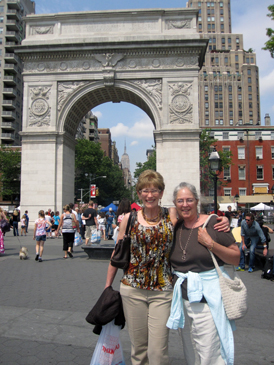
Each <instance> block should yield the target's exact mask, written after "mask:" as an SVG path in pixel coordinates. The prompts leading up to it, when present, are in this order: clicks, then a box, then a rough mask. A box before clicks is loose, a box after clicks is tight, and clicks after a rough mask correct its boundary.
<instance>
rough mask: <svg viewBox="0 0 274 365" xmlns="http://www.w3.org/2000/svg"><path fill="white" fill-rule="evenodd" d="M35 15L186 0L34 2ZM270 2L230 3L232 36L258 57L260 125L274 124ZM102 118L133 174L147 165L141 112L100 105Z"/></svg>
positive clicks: (149, 135)
mask: <svg viewBox="0 0 274 365" xmlns="http://www.w3.org/2000/svg"><path fill="white" fill-rule="evenodd" d="M35 3H36V14H45V13H47V14H50V13H59V12H74V11H87V10H91V11H92V10H112V9H117V10H118V9H137V8H138V9H148V8H167V7H168V8H184V7H185V6H186V0H181V1H180V0H169V1H168V2H167V1H164V0H157V1H156V0H139V1H136V2H135V1H130V0H116V1H114V0H100V1H98V0H97V1H95V0H80V1H75V0H58V1H56V0H47V1H45V0H35ZM270 4H273V1H271V0H260V1H259V0H240V1H239V0H231V18H232V32H233V33H240V34H243V35H244V49H249V48H253V49H254V50H255V52H256V54H257V65H258V66H259V72H260V92H261V122H262V124H264V116H265V114H266V113H269V115H270V117H271V122H272V123H271V124H272V125H273V124H274V59H273V58H271V57H270V53H269V52H267V51H263V50H262V49H261V48H262V47H263V46H264V43H265V42H266V41H267V40H268V37H267V36H266V28H267V27H271V28H272V29H273V28H274V22H273V21H271V19H270V18H269V17H267V16H266V14H267V13H268V10H267V7H268V6H269V5H270ZM93 112H94V114H96V115H97V116H98V118H99V128H110V129H111V135H112V140H114V141H116V145H117V148H118V151H119V156H120V158H121V156H122V154H123V153H124V145H125V141H126V147H127V153H128V154H129V158H130V162H131V172H132V174H133V172H134V170H135V167H136V162H144V161H146V150H147V149H149V148H151V146H152V145H153V144H154V139H153V125H152V122H151V121H150V119H149V117H148V116H147V115H146V114H145V113H144V112H143V111H142V110H141V109H139V108H137V107H135V106H133V105H131V104H127V103H120V104H113V103H105V104H101V105H99V106H98V107H96V108H95V109H94V110H93Z"/></svg>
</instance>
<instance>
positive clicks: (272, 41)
mask: <svg viewBox="0 0 274 365" xmlns="http://www.w3.org/2000/svg"><path fill="white" fill-rule="evenodd" d="M268 10H269V11H270V13H268V14H267V16H268V17H270V18H271V19H272V20H274V5H269V6H268ZM266 35H267V36H268V37H269V40H268V41H267V42H265V47H263V49H264V50H266V51H269V52H270V54H271V57H272V58H274V29H271V28H266Z"/></svg>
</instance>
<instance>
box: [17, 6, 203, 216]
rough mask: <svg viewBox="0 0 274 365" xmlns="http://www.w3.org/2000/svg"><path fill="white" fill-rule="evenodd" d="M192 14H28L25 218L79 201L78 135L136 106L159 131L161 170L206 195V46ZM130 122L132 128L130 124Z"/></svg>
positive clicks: (166, 201) (168, 200)
mask: <svg viewBox="0 0 274 365" xmlns="http://www.w3.org/2000/svg"><path fill="white" fill-rule="evenodd" d="M196 18H197V11H196V10H193V9H148V10H142V9H141V10H134V11H133V10H124V11H123V10H122V11H121V10H120V11H101V12H99V11H96V12H94V11H92V12H76V13H58V14H44V15H29V16H27V17H26V38H25V40H24V41H23V42H22V46H21V47H18V49H17V53H18V54H19V55H20V57H21V58H22V60H23V63H24V67H23V76H24V100H23V127H22V132H21V136H22V171H21V210H22V211H25V209H27V210H28V211H29V214H30V217H31V218H32V219H35V217H36V216H37V212H38V210H39V209H41V208H51V209H52V210H54V211H55V210H60V209H61V208H62V206H63V205H64V204H65V203H68V202H71V201H73V198H74V159H75V134H76V130H77V127H78V125H79V122H80V120H81V119H82V117H84V116H85V114H86V113H87V112H88V111H89V110H91V109H93V108H95V107H96V106H98V105H100V104H102V103H105V102H113V103H118V102H121V101H124V102H128V103H131V104H134V105H136V106H138V107H140V108H141V109H142V110H143V111H144V112H146V113H147V115H148V116H149V117H150V119H151V122H152V123H153V125H154V139H155V144H156V151H157V171H159V172H160V173H161V174H162V175H163V176H164V180H165V184H166V190H165V194H164V197H163V199H162V204H163V205H166V206H170V205H171V204H172V191H173V188H174V187H175V185H176V184H178V183H179V182H181V181H188V182H190V183H193V184H194V185H195V186H196V187H197V188H199V179H200V177H199V134H200V130H199V119H198V72H199V70H200V68H201V66H202V63H203V60H204V55H205V51H206V46H207V40H206V39H203V36H201V35H200V34H198V33H197V29H196ZM124 123H126V121H124Z"/></svg>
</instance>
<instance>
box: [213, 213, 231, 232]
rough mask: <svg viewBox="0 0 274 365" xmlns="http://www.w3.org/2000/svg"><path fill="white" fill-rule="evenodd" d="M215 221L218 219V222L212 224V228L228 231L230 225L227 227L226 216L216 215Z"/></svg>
mask: <svg viewBox="0 0 274 365" xmlns="http://www.w3.org/2000/svg"><path fill="white" fill-rule="evenodd" d="M217 221H219V223H216V224H214V229H216V230H217V231H219V232H229V231H230V227H229V220H228V218H227V217H225V216H224V217H217Z"/></svg>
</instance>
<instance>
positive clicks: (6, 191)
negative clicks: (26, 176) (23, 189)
mask: <svg viewBox="0 0 274 365" xmlns="http://www.w3.org/2000/svg"><path fill="white" fill-rule="evenodd" d="M20 172H21V152H20V151H19V150H18V149H13V148H10V147H5V146H2V147H1V149H0V186H1V195H2V197H3V199H4V200H10V201H11V204H13V201H14V199H15V198H16V197H17V198H18V200H19V196H20Z"/></svg>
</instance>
